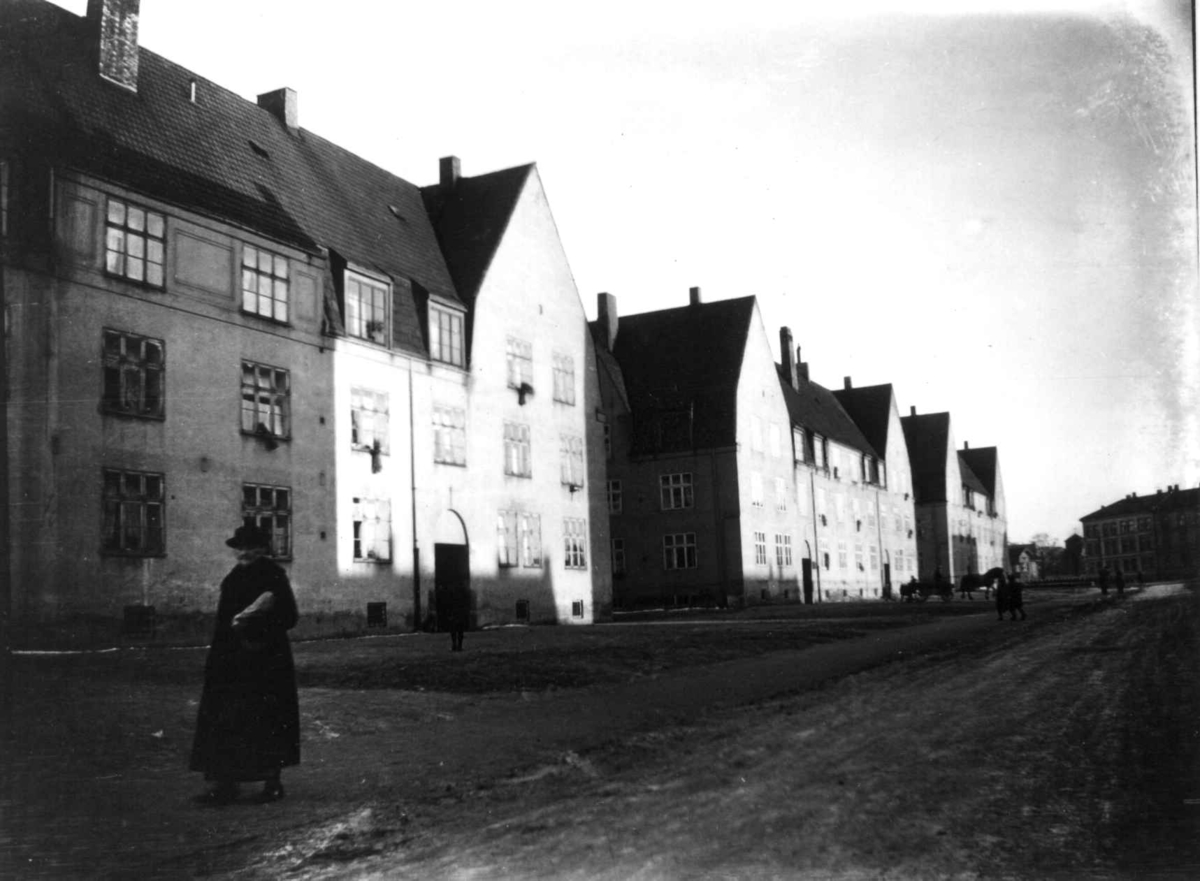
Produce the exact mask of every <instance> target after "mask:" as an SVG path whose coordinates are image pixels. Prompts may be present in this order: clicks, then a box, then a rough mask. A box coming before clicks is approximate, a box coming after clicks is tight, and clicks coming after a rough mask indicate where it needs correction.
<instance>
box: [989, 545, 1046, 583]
mask: <svg viewBox="0 0 1200 881" xmlns="http://www.w3.org/2000/svg"><path fill="white" fill-rule="evenodd" d="M1007 568H1008V571H1009V572H1016V573H1017V574H1019V575H1020V576H1021V580H1022V581H1037V580H1039V579H1040V578H1041V577H1042V561H1041V555H1040V554H1039V553H1038V546H1037V545H1033V544H1027V545H1009V546H1008V567H1007ZM985 571H986V570H985Z"/></svg>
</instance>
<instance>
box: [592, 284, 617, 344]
mask: <svg viewBox="0 0 1200 881" xmlns="http://www.w3.org/2000/svg"><path fill="white" fill-rule="evenodd" d="M596 318H597V319H598V320H599V324H600V329H601V330H602V331H603V333H604V345H605V348H607V349H608V351H610V352H611V351H612V350H613V346H614V345H616V343H617V298H616V297H614V296H613V295H612V294H596Z"/></svg>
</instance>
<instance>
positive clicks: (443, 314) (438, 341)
mask: <svg viewBox="0 0 1200 881" xmlns="http://www.w3.org/2000/svg"><path fill="white" fill-rule="evenodd" d="M463 355H464V349H463V317H462V315H461V314H460V313H458V312H451V311H450V310H449V309H442V308H440V307H438V306H434V305H433V304H432V303H430V304H429V357H430V358H432V359H433V360H434V361H442V362H444V363H446V364H453V365H455V366H456V367H463V366H464V365H465V364H466V363H467V362H466V358H464V357H463Z"/></svg>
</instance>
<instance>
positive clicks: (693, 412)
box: [613, 297, 754, 455]
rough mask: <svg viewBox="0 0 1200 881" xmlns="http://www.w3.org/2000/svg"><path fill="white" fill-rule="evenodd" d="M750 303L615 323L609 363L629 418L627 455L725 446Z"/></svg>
mask: <svg viewBox="0 0 1200 881" xmlns="http://www.w3.org/2000/svg"><path fill="white" fill-rule="evenodd" d="M753 314H754V297H741V298H738V299H734V300H720V301H717V302H714V303H702V304H697V305H694V306H692V305H689V306H683V307H680V308H677V309H663V310H661V311H658V312H645V313H643V314H641V315H629V316H622V318H621V323H620V330H619V332H618V334H617V342H616V345H615V346H614V347H613V356H614V357H615V358H616V361H617V363H618V364H619V365H620V368H621V374H622V376H623V377H624V379H625V390H626V394H627V395H628V398H629V407H630V411H631V412H632V416H633V453H634V454H635V455H639V454H646V453H658V452H682V451H685V450H689V449H710V448H714V447H731V446H733V445H734V444H735V443H736V442H737V387H738V379H739V378H740V376H741V372H742V358H743V355H744V354H745V349H746V340H747V338H748V335H749V332H750V319H751V316H752V315H753Z"/></svg>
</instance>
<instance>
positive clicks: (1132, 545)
mask: <svg viewBox="0 0 1200 881" xmlns="http://www.w3.org/2000/svg"><path fill="white" fill-rule="evenodd" d="M1121 553H1122V554H1136V553H1137V539H1136V538H1134V537H1133V536H1132V535H1123V536H1121Z"/></svg>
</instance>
